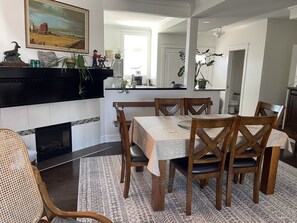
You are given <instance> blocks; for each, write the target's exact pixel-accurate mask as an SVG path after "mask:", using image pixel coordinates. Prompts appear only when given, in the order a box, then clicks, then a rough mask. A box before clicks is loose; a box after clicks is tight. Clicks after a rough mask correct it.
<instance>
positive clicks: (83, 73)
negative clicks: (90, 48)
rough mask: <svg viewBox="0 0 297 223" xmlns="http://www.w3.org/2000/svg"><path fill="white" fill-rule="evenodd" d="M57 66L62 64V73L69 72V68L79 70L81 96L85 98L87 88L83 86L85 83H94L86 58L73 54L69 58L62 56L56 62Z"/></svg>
mask: <svg viewBox="0 0 297 223" xmlns="http://www.w3.org/2000/svg"><path fill="white" fill-rule="evenodd" d="M56 61H57V62H56V64H61V69H62V72H67V70H66V69H67V68H76V69H78V74H79V86H78V88H79V92H78V93H79V94H80V95H81V96H82V97H83V96H84V94H85V92H86V91H85V87H84V86H83V82H85V81H92V80H93V78H92V75H91V73H90V71H89V70H88V68H87V66H86V65H85V62H86V60H85V58H84V56H83V55H81V54H76V53H73V54H72V55H71V56H70V57H69V56H62V57H60V58H58V59H57V60H56Z"/></svg>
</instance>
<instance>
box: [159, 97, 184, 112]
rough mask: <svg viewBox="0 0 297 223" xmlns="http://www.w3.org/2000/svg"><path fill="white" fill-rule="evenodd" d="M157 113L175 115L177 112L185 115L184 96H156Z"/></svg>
mask: <svg viewBox="0 0 297 223" xmlns="http://www.w3.org/2000/svg"><path fill="white" fill-rule="evenodd" d="M154 101H155V115H156V116H160V115H161V114H163V115H165V116H173V115H175V114H178V111H179V114H180V115H183V111H184V99H183V98H155V100H154Z"/></svg>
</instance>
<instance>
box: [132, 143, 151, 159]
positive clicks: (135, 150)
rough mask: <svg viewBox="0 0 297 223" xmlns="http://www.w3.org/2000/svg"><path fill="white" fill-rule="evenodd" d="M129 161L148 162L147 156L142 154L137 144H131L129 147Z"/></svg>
mask: <svg viewBox="0 0 297 223" xmlns="http://www.w3.org/2000/svg"><path fill="white" fill-rule="evenodd" d="M130 153H131V162H148V158H147V157H146V156H145V155H144V153H143V151H142V150H141V148H139V146H137V145H133V146H131V147H130Z"/></svg>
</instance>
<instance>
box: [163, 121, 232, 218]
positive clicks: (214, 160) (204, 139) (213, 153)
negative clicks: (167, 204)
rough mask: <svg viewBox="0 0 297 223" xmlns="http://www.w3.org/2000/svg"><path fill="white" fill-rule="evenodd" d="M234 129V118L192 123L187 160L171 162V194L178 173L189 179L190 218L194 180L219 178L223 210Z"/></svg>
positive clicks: (218, 196) (218, 205)
mask: <svg viewBox="0 0 297 223" xmlns="http://www.w3.org/2000/svg"><path fill="white" fill-rule="evenodd" d="M233 128H234V117H229V118H220V119H196V118H193V119H192V125H191V132H190V141H189V148H188V157H185V158H179V159H172V160H171V161H170V167H169V185H168V192H172V188H173V181H174V175H175V169H178V170H179V171H180V172H181V173H182V174H183V175H185V176H186V177H187V192H186V214H187V215H191V204H192V182H193V181H194V180H201V179H209V178H216V208H217V209H218V210H221V208H222V180H223V175H224V166H225V160H226V154H227V151H228V147H229V143H230V138H231V133H232V132H233ZM197 137H199V141H200V142H199V141H197ZM195 142H196V143H195ZM197 142H199V143H197Z"/></svg>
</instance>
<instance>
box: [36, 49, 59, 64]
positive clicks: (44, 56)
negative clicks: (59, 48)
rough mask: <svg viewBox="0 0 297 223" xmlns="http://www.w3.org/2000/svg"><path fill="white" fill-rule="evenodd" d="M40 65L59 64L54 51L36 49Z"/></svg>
mask: <svg viewBox="0 0 297 223" xmlns="http://www.w3.org/2000/svg"><path fill="white" fill-rule="evenodd" d="M37 55H38V59H39V61H40V67H57V66H58V65H59V62H58V59H57V55H56V53H55V52H44V51H37Z"/></svg>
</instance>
